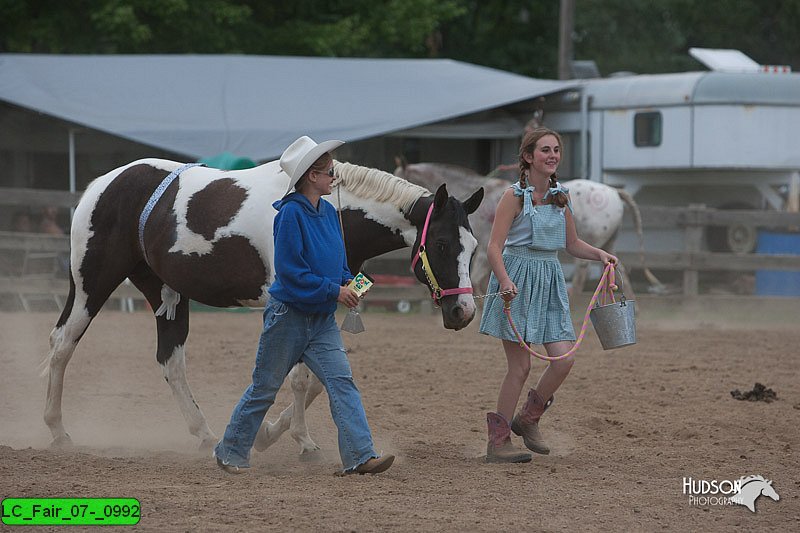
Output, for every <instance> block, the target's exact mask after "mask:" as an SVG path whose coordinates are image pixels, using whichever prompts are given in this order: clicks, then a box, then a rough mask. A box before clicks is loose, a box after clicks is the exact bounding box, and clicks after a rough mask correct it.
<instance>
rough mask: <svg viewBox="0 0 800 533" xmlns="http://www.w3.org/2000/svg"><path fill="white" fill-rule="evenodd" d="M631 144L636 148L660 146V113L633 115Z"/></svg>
mask: <svg viewBox="0 0 800 533" xmlns="http://www.w3.org/2000/svg"><path fill="white" fill-rule="evenodd" d="M633 144H635V145H636V146H659V145H660V144H661V113H659V112H658V111H655V112H648V113H636V115H634V117H633Z"/></svg>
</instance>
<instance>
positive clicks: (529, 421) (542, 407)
mask: <svg viewBox="0 0 800 533" xmlns="http://www.w3.org/2000/svg"><path fill="white" fill-rule="evenodd" d="M553 398H554V396H551V397H550V399H549V400H547V401H546V402H545V401H544V400H542V397H541V396H539V393H538V392H536V391H535V390H534V389H531V390H530V391H529V392H528V399H527V400H526V401H525V405H523V406H522V409H521V410H520V412H519V413H517V414H516V415H515V416H514V419H513V420H512V421H511V430H512V431H513V432H514V433H516V434H517V435H519V436H521V437H522V440H523V441H525V446H526V447H527V448H528V449H529V450H531V451H533V452H536V453H541V454H543V455H547V454H548V453H550V448H548V447H547V444H545V442H544V439H543V438H542V434H541V433H539V418H541V416H542V414H543V413H544V412H545V411H546V410H547V408H548V407H550V405H551V404H552V403H553Z"/></svg>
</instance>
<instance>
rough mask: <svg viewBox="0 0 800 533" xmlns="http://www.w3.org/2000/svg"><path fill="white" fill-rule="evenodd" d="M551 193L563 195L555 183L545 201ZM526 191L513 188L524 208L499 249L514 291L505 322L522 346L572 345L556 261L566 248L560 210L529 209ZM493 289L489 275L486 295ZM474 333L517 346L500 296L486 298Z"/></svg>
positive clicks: (566, 300) (493, 279)
mask: <svg viewBox="0 0 800 533" xmlns="http://www.w3.org/2000/svg"><path fill="white" fill-rule="evenodd" d="M557 190H561V191H564V192H567V189H566V188H564V187H562V186H561V185H560V184H559V185H558V187H555V188H552V189H550V191H548V193H547V194H546V195H545V198H547V196H549V195H550V194H553V193H555V192H556V191H557ZM532 192H533V187H528V188H527V189H522V188H520V187H519V185H518V184H514V194H515V196H523V199H524V202H523V206H524V207H523V210H522V212H521V213H520V214H519V215H518V216H517V217H516V218H515V219H514V221H513V222H512V224H511V229H510V230H509V232H508V233H509V238H508V239H506V244H505V247H504V248H503V263H504V264H505V267H506V272H508V275H509V277H510V278H511V280H512V281H513V282H514V284H515V285H516V286H517V291H518V294H517V296H516V298H514V299H513V300H511V319H512V320H513V321H514V325H515V326H516V327H517V331H519V333H520V335H521V336H522V338H523V339H524V340H525V342H528V343H531V344H545V343H549V342H557V341H574V340H575V330H574V329H573V327H572V318H571V315H570V311H569V297H568V296H567V284H566V282H565V281H564V273H563V271H562V270H561V263H560V262H559V261H558V250H562V249H564V247H565V246H566V219H565V216H564V209H566V208H559V207H557V206H556V205H555V204H544V205H536V206H533V205H531V200H530V196H531V193H532ZM570 209H571V208H570ZM499 290H500V284H499V283H498V281H497V278H496V277H495V275H494V273H492V275H491V276H490V278H489V287H488V288H487V291H486V292H487V293H493V292H498V291H499ZM479 331H480V332H481V333H483V334H485V335H491V336H493V337H497V338H498V339H504V340H509V341H514V342H517V337H516V336H515V335H514V331H513V330H512V329H511V326H510V325H509V324H508V319H507V318H506V315H505V313H504V312H503V299H502V298H501V297H500V296H489V297H488V298H486V303H485V304H484V306H483V314H482V315H481V324H480V329H479Z"/></svg>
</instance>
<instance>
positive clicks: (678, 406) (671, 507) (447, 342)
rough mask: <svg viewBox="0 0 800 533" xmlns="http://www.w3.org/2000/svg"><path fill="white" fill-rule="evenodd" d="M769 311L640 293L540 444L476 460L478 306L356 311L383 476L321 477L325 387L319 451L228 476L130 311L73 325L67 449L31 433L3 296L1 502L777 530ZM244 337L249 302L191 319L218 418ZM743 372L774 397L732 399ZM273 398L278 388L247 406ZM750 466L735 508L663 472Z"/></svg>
mask: <svg viewBox="0 0 800 533" xmlns="http://www.w3.org/2000/svg"><path fill="white" fill-rule="evenodd" d="M794 302H798V300H794ZM786 309H787V310H786V311H781V312H780V313H779V315H780V318H782V320H763V318H764V315H763V313H761V312H756V313H752V314H749V315H748V314H747V312H744V313H743V314H742V313H740V314H742V316H739V317H738V318H737V319H736V320H735V321H734V322H731V323H726V322H724V321H721V320H715V319H714V318H715V315H714V314H713V313H710V312H702V313H701V315H702V317H701V318H698V317H697V316H692V315H689V314H685V313H682V312H681V311H680V310H677V311H675V310H672V311H671V312H664V313H662V314H659V313H656V312H650V313H648V310H647V306H646V304H642V303H640V317H641V318H640V321H639V327H638V340H639V342H638V344H636V345H635V346H632V347H627V348H623V349H620V350H616V351H603V350H602V349H601V348H600V345H599V342H598V340H597V338H596V336H595V334H594V333H593V332H590V333H589V335H588V337H587V341H586V342H585V343H584V347H583V348H582V349H581V351H580V352H579V354H578V362H577V364H576V366H575V368H574V370H573V373H572V375H571V376H570V377H569V379H568V380H567V381H566V383H565V384H564V386H563V388H562V390H561V391H560V393H559V394H558V398H557V401H556V403H555V405H554V407H553V408H552V410H551V411H549V412H548V413H547V414H546V415H545V417H544V418H543V422H542V431H543V432H544V434H545V436H546V437H547V438H548V440H549V442H550V443H551V447H552V448H553V453H552V454H551V455H549V456H537V457H535V458H534V461H533V462H531V463H528V464H522V465H494V464H486V463H485V462H484V461H483V457H482V456H483V454H484V453H485V438H486V426H485V413H486V411H489V410H493V407H494V402H495V394H496V391H497V387H498V385H499V383H500V380H501V378H502V375H503V373H504V357H503V355H502V352H501V349H500V345H499V343H498V342H497V341H495V340H493V339H490V338H487V337H484V336H481V335H479V334H478V333H477V324H476V322H477V321H476V322H473V324H472V325H471V326H470V327H469V328H467V329H466V330H465V331H461V332H450V331H445V330H444V329H443V328H442V327H441V319H440V318H439V317H433V316H431V315H420V314H409V315H399V314H387V313H367V314H365V315H364V321H365V324H366V328H367V331H366V332H365V333H362V334H360V335H357V336H353V335H350V334H345V343H346V345H347V346H348V347H349V348H350V358H351V362H352V366H353V369H354V375H355V376H356V380H357V383H358V385H359V387H360V388H361V391H362V393H363V397H364V403H365V406H366V409H367V414H368V417H369V420H370V423H371V426H372V429H373V433H374V436H375V439H376V444H377V446H378V448H379V449H380V450H382V451H383V452H391V453H394V454H396V455H397V456H398V459H397V461H396V463H395V466H393V467H392V468H391V469H390V470H389V471H388V472H386V473H385V474H383V475H379V476H374V477H366V476H348V477H344V478H343V477H336V476H334V475H333V473H334V472H335V471H336V470H337V468H338V454H337V450H336V438H335V432H334V427H333V424H332V422H331V420H330V414H329V412H328V408H327V398H326V397H325V396H324V395H323V396H322V397H321V398H320V399H319V400H318V401H317V402H316V403H315V404H314V405H312V406H311V408H310V411H309V415H308V418H309V421H310V426H311V433H312V437H314V438H315V440H316V441H317V443H318V444H320V445H321V446H322V448H323V451H324V454H323V458H322V460H321V461H319V462H316V463H306V462H300V461H299V460H298V455H297V449H296V445H295V443H294V441H292V440H291V438H289V436H288V434H287V435H284V437H283V438H282V440H281V441H280V442H278V443H277V444H276V445H275V446H273V447H272V448H270V449H269V450H268V451H267V452H265V453H257V452H254V454H253V461H252V462H253V468H252V469H251V471H250V472H249V473H248V474H247V475H243V476H231V475H228V474H226V473H224V472H223V471H221V470H220V469H219V468H217V467H216V465H215V464H214V462H213V460H212V459H211V457H210V455H209V454H208V453H203V454H201V453H199V452H198V451H196V448H197V442H196V440H195V439H194V437H192V436H191V435H190V434H189V433H188V430H187V429H186V425H185V423H184V421H183V418H182V417H181V415H180V413H179V411H178V408H177V405H176V403H175V401H174V400H173V398H172V395H171V393H170V390H169V387H168V386H167V385H166V384H165V383H164V380H163V379H162V376H161V370H160V368H159V367H158V365H157V364H156V363H155V361H154V356H153V353H154V350H155V329H154V324H153V319H152V316H151V315H150V314H148V313H147V312H136V313H133V314H123V313H120V312H113V311H112V312H109V311H104V312H103V313H101V315H100V316H99V317H98V318H97V320H96V321H95V322H94V323H93V324H92V326H91V328H90V329H89V331H88V332H87V334H86V336H85V337H84V339H83V340H82V342H81V343H80V345H79V346H78V349H77V351H76V353H75V356H74V358H73V360H72V362H71V364H70V365H69V367H68V370H67V376H66V391H65V395H64V421H65V424H66V426H67V430H68V431H69V432H70V434H71V436H72V438H73V440H74V442H75V447H74V448H72V449H69V450H52V449H49V448H48V444H49V441H50V435H49V432H48V430H47V429H46V427H45V425H44V423H43V421H42V409H43V403H44V397H45V390H46V384H45V381H44V380H43V379H41V378H40V377H39V376H38V372H37V366H38V364H39V362H40V361H41V360H42V358H43V356H44V355H45V353H46V351H47V338H48V334H49V331H50V329H51V328H52V325H53V324H54V323H55V320H56V318H57V315H56V314H55V313H31V314H25V313H2V314H0V346H2V355H1V356H0V497H81V498H83V497H132V498H137V499H138V500H139V501H140V502H141V505H142V518H141V520H140V522H139V523H138V525H136V526H130V529H131V530H141V531H196V530H208V531H218V530H223V529H224V530H233V531H437V532H450V531H578V530H580V531H730V530H734V529H737V530H764V531H792V530H794V531H797V530H798V529H800V499H798V495H799V494H800V437H799V435H800V429H799V428H800V423H799V422H800V381H798V379H797V376H798V375H799V374H800V350H798V346H800V328H798V327H797V317H798V316H800V313H797V312H796V311H800V308H798V305H797V304H796V303H790V304H789V306H788V307H787V308H786ZM728 310H730V309H728ZM792 310H794V311H795V312H794V314H793V315H792ZM723 311H725V309H722V308H721V309H720V313H722V312H723ZM667 315H669V316H667ZM259 332H260V313H258V312H249V313H232V312H220V313H194V314H193V315H192V332H191V335H190V338H189V343H188V357H187V359H188V372H189V381H190V383H191V385H192V388H193V391H194V394H195V398H196V399H197V402H198V403H199V404H200V406H201V407H202V408H203V410H204V412H205V414H206V416H207V418H208V420H209V424H210V426H211V428H212V429H213V430H214V431H215V432H216V433H217V434H218V435H219V434H221V433H222V432H223V430H224V428H225V424H226V423H227V420H228V417H229V415H230V411H231V409H232V408H233V405H234V404H235V402H236V401H237V400H238V398H239V396H240V394H241V392H242V390H243V389H244V387H245V386H246V384H247V382H248V379H249V375H250V371H251V364H252V361H253V356H254V348H255V345H256V341H257V337H258V334H259ZM534 367H535V373H536V374H537V375H538V373H539V372H540V371H541V370H542V369H543V363H541V362H536V363H535V364H534ZM534 380H535V378H534V377H532V378H531V381H532V382H533V381H534ZM756 382H759V383H763V384H764V385H766V386H767V387H770V388H772V389H773V390H774V391H775V392H776V393H777V396H778V400H777V401H774V402H771V403H766V402H760V401H755V402H750V401H737V400H735V399H733V398H732V397H731V394H730V392H731V391H732V390H734V389H740V390H742V391H745V390H750V389H752V388H753V386H754V384H755V383H756ZM289 401H290V400H289V396H288V394H287V393H286V391H285V390H282V391H281V395H280V396H279V398H278V402H277V403H276V408H274V409H273V411H272V412H271V413H270V415H268V416H271V417H273V418H274V417H275V416H276V414H277V412H278V409H282V408H283V407H285V406H286V405H288V403H289ZM516 442H518V443H519V442H520V441H519V440H518V439H517V440H516ZM750 474H761V475H763V476H764V477H766V478H769V479H771V480H772V481H773V487H774V489H775V491H776V492H777V493H778V494H779V495H780V500H779V501H773V500H772V499H770V498H767V497H765V496H762V497H760V498H758V500H757V501H756V509H757V512H755V513H751V512H750V511H749V510H748V509H747V508H745V507H743V506H719V505H693V504H692V503H690V501H689V496H688V495H686V494H684V493H683V485H682V483H683V478H688V477H691V478H693V479H695V480H712V479H717V480H723V479H726V480H730V479H738V478H739V477H741V476H745V475H750ZM4 528H5V526H0V529H4ZM51 529H52V530H56V529H59V528H57V527H54V528H51ZM76 530H80V528H77V527H73V528H71V529H70V531H76Z"/></svg>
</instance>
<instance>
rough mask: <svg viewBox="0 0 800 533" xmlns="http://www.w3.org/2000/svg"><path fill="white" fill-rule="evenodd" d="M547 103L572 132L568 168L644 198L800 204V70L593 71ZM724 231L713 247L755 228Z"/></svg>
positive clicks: (739, 240) (750, 241)
mask: <svg viewBox="0 0 800 533" xmlns="http://www.w3.org/2000/svg"><path fill="white" fill-rule="evenodd" d="M739 70H741V69H739ZM542 111H543V121H542V122H543V123H544V125H546V126H548V127H550V128H552V129H554V130H556V131H559V132H560V133H561V134H562V136H563V137H564V143H565V159H564V161H562V168H561V171H562V174H563V175H565V176H567V177H583V178H586V179H591V180H595V181H600V182H602V183H605V184H608V185H611V186H616V187H624V188H625V190H626V191H628V192H629V193H631V194H633V195H634V196H635V198H636V201H637V202H638V203H639V204H651V205H653V204H657V205H666V206H687V205H689V204H705V205H706V206H708V207H716V208H720V209H775V210H783V209H786V207H787V204H789V203H791V202H792V200H790V197H791V196H793V195H795V200H793V202H795V203H796V194H797V189H798V184H800V142H798V139H800V74H795V73H791V72H788V69H787V68H785V67H781V68H777V67H764V68H758V69H755V68H751V69H750V70H749V71H736V72H732V71H726V70H711V71H704V72H683V73H674V74H652V75H622V76H614V77H610V78H598V79H586V80H581V82H580V88H578V89H576V90H569V91H563V92H560V93H557V94H554V95H551V96H550V97H548V99H547V100H546V101H545V102H544V103H543V104H542ZM716 229H720V228H716ZM721 230H722V231H721V232H717V233H716V234H712V233H711V232H710V233H709V235H708V244H709V247H711V248H712V249H715V248H716V249H718V250H720V251H723V250H731V251H738V252H750V251H752V250H753V248H754V246H755V243H756V236H757V235H756V232H755V229H753V228H747V227H728V228H721ZM659 240H660V239H659ZM666 241H669V239H666V240H665V242H663V243H662V244H664V245H667V247H669V245H668V242H666Z"/></svg>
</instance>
